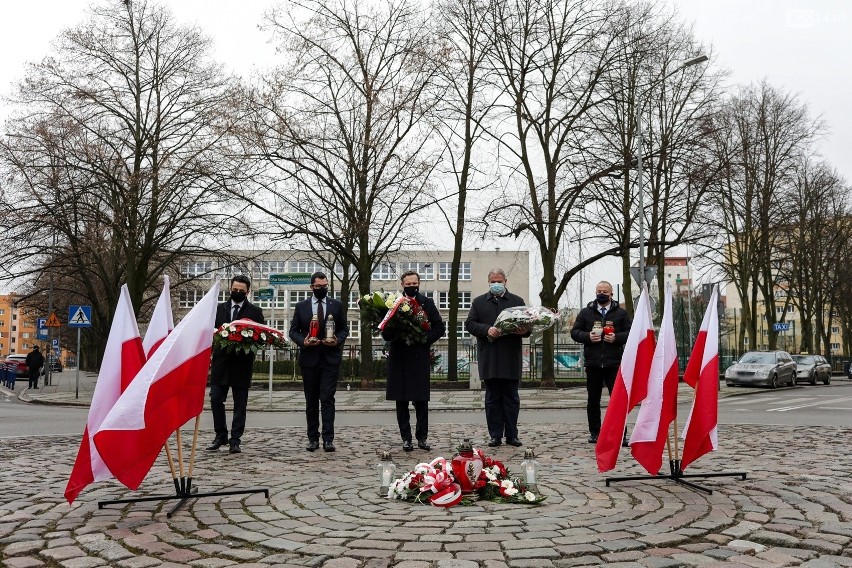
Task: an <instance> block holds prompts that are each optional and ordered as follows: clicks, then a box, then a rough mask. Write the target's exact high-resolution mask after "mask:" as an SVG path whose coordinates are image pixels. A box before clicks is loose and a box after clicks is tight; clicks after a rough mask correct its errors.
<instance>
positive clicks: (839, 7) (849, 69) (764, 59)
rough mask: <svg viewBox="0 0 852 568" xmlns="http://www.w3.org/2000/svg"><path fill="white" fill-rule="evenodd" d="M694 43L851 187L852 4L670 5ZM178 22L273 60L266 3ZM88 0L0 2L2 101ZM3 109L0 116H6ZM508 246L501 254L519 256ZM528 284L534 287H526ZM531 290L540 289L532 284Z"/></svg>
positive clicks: (230, 47) (223, 51) (217, 3)
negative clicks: (806, 127)
mask: <svg viewBox="0 0 852 568" xmlns="http://www.w3.org/2000/svg"><path fill="white" fill-rule="evenodd" d="M669 1H670V2H671V3H672V4H673V5H674V6H675V7H676V8H677V9H678V11H679V12H680V14H681V15H682V17H683V19H684V20H685V21H687V22H692V23H693V24H694V26H695V32H696V36H697V37H698V38H699V39H701V40H702V41H705V42H707V43H710V44H712V46H713V60H712V61H711V62H710V64H712V65H715V66H717V67H720V68H726V69H728V70H729V71H730V80H729V82H730V84H731V85H736V84H748V83H750V82H754V81H759V80H760V79H762V78H766V79H768V81H769V82H770V83H771V84H773V85H775V86H777V87H782V88H784V89H787V90H789V91H791V92H793V93H796V94H797V95H798V96H799V97H800V99H801V100H802V101H803V102H805V103H806V104H807V105H808V107H809V109H810V111H811V112H812V113H813V115H815V116H817V115H819V116H822V118H823V119H824V120H825V122H826V124H827V125H828V128H829V134H828V136H827V137H826V139H825V140H824V141H823V142H822V145H821V152H822V154H823V155H824V156H825V158H826V159H827V160H828V161H829V162H830V163H831V164H833V165H834V167H836V168H837V169H838V170H839V171H840V172H841V173H842V175H843V176H844V177H845V178H846V180H847V182H852V112H850V110H849V109H848V108H847V107H848V105H850V104H852V103H850V99H852V65H850V64H852V1H850V0H669ZM164 3H165V4H167V5H169V6H170V8H171V9H172V11H173V13H174V15H175V17H176V18H177V19H179V20H180V21H185V22H190V23H196V24H198V26H200V27H201V28H202V29H204V30H205V31H206V32H207V33H208V34H210V35H211V36H212V37H213V39H214V41H215V45H216V48H215V53H214V57H215V58H216V59H217V60H219V61H221V62H222V63H224V64H225V65H226V67H227V68H229V69H230V70H231V71H233V72H235V73H237V74H239V75H243V76H248V75H250V74H251V72H252V70H253V69H254V68H263V67H265V66H267V65H268V64H269V63H270V62H272V61H274V58H275V54H274V49H273V48H272V46H270V45H269V44H268V43H267V36H266V35H265V34H264V33H263V32H261V31H260V30H258V24H259V23H260V22H261V18H262V14H263V13H264V11H265V10H266V9H268V8H269V7H270V6H272V5H274V2H273V1H271V0H251V1H243V2H234V1H233V0H231V1H224V0H165V2H164ZM89 5H90V2H89V1H88V0H42V1H38V2H22V1H8V2H4V6H3V18H2V19H0V53H2V57H0V92H2V93H7V92H8V91H9V88H10V85H11V84H12V82H13V81H15V80H17V79H19V78H20V77H21V75H22V73H23V69H24V67H23V66H24V63H25V62H26V61H36V60H38V59H40V58H41V57H43V56H44V55H45V54H47V53H48V51H49V49H50V42H51V40H52V39H53V38H55V37H56V36H57V34H58V33H59V32H60V30H62V29H63V28H64V27H68V26H72V25H75V24H76V23H78V22H80V21H81V20H82V19H83V17H84V13H85V11H86V8H87V7H88V6H89ZM5 114H6V113H5V111H4V110H3V109H0V117H2V116H5ZM516 246H517V245H516V244H515V243H514V242H513V241H510V242H506V243H504V244H503V247H504V248H505V249H508V248H513V247H516ZM600 277H606V278H609V279H611V280H613V282H618V281H620V271H619V268H618V265H617V263H605V264H603V265H602V266H600V267H598V268H597V269H596V270H594V275H593V276H590V275H587V276H586V277H585V281H586V293H585V295H586V296H588V295H589V293H588V286H589V285H591V286H594V282H596V281H597V280H599V279H600ZM531 284H533V283H531ZM535 284H536V285H533V286H532V287H531V292H532V291H537V290H538V286H537V284H538V283H535Z"/></svg>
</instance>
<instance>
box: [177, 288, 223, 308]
mask: <svg viewBox="0 0 852 568" xmlns="http://www.w3.org/2000/svg"><path fill="white" fill-rule="evenodd" d="M204 294H205V292H203V291H202V290H181V291H180V294H178V307H179V308H192V307H194V306H195V304H197V303H198V302H199V301H200V300H201V298H203V297H204ZM222 301H224V300H222Z"/></svg>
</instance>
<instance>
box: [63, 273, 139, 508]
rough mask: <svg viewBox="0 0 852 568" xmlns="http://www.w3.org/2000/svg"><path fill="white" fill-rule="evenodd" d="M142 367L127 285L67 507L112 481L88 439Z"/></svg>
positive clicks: (67, 494)
mask: <svg viewBox="0 0 852 568" xmlns="http://www.w3.org/2000/svg"><path fill="white" fill-rule="evenodd" d="M144 364H145V353H144V351H143V350H142V339H141V338H140V337H139V328H138V327H137V326H136V315H135V314H134V313H133V304H132V303H131V302H130V292H128V290H127V284H125V285H124V286H122V287H121V294H120V296H119V298H118V305H117V306H116V307H115V315H114V316H113V318H112V327H111V328H110V330H109V338H108V339H107V344H106V351H104V358H103V362H102V363H101V370H100V373H98V380H97V382H96V383H95V392H94V393H93V394H92V404H91V406H90V407H89V417H88V419H87V420H86V428H85V430H84V432H83V440H82V442H81V443H80V449H79V451H78V452H77V459H76V460H75V461H74V468H73V469H72V470H71V476H70V478H69V479H68V485H67V486H66V487H65V498H66V499H67V500H68V504H69V505H70V504H71V503H73V502H74V499H76V498H77V495H79V494H80V492H81V491H82V490H83V489H84V488H85V487H86V486H87V485H89V484H90V483H94V482H95V481H104V480H107V479H112V478H113V475H112V473H110V470H109V468H108V467H107V465H106V464H105V463H104V460H103V459H102V458H101V456H100V454H98V450H97V448H96V447H95V444H94V443H93V442H92V438H93V437H94V435H95V434H97V433H98V431H99V430H100V429H101V427H102V425H103V422H104V419H105V418H106V416H107V414H109V411H110V410H111V409H112V407H113V406H114V405H115V403H116V401H117V400H118V398H119V396H121V393H122V392H123V391H124V389H125V388H127V385H129V384H130V381H132V380H133V377H135V376H136V373H137V372H139V369H141V368H142V366H143V365H144Z"/></svg>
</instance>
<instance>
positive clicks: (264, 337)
mask: <svg viewBox="0 0 852 568" xmlns="http://www.w3.org/2000/svg"><path fill="white" fill-rule="evenodd" d="M260 340H261V341H266V334H265V333H263V332H262V331H261V332H260Z"/></svg>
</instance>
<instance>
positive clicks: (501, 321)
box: [494, 306, 559, 333]
mask: <svg viewBox="0 0 852 568" xmlns="http://www.w3.org/2000/svg"><path fill="white" fill-rule="evenodd" d="M558 321H559V314H558V313H557V312H554V311H553V310H551V309H550V308H545V307H544V306H516V307H514V308H506V309H505V310H503V311H502V312H500V314H499V315H498V316H497V321H495V322H494V327H496V328H497V329H499V330H500V331H502V332H503V333H515V332H517V331H518V330H519V329H521V328H527V329H530V330H532V331H544V330H546V329H548V328H550V327H552V326H553V325H555V324H556V322H558Z"/></svg>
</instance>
